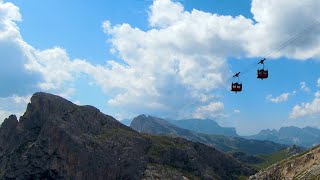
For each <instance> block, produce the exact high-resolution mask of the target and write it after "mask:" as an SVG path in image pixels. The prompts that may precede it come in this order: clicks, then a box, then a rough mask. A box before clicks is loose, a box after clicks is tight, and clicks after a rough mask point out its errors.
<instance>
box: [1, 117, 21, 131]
mask: <svg viewBox="0 0 320 180" xmlns="http://www.w3.org/2000/svg"><path fill="white" fill-rule="evenodd" d="M17 125H18V119H17V116H16V115H10V116H9V117H8V118H6V119H5V120H4V121H3V123H2V125H1V129H2V130H4V129H14V128H15V127H16V126H17Z"/></svg>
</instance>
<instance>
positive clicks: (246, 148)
mask: <svg viewBox="0 0 320 180" xmlns="http://www.w3.org/2000/svg"><path fill="white" fill-rule="evenodd" d="M170 122H172V121H170ZM170 122H168V121H166V120H164V119H160V118H157V117H152V116H146V115H140V116H138V117H136V118H134V119H133V121H132V122H131V125H130V127H131V128H133V129H134V130H136V131H138V132H141V133H148V134H154V135H165V136H173V137H183V138H186V139H189V140H192V141H195V142H201V143H204V144H207V145H210V146H212V147H215V148H217V149H219V150H221V151H224V152H239V151H241V152H245V153H248V154H252V155H256V154H268V153H273V152H276V151H278V150H280V149H283V148H286V147H288V146H286V145H282V144H277V143H274V142H271V141H261V140H248V139H244V138H240V137H227V136H223V135H211V134H203V133H197V132H193V131H190V130H187V129H183V128H180V127H177V126H175V125H173V124H171V123H170Z"/></svg>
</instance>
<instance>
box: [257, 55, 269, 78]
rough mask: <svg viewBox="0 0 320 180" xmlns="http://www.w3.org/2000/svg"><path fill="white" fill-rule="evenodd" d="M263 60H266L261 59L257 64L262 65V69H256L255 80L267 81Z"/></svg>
mask: <svg viewBox="0 0 320 180" xmlns="http://www.w3.org/2000/svg"><path fill="white" fill-rule="evenodd" d="M265 60H266V59H265V58H264V59H262V60H261V61H260V62H259V63H258V64H262V65H263V67H262V69H258V71H257V78H258V79H261V80H263V79H267V78H268V76H269V72H268V70H265V69H264V61H265Z"/></svg>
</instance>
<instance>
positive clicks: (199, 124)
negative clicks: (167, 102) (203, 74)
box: [168, 119, 239, 136]
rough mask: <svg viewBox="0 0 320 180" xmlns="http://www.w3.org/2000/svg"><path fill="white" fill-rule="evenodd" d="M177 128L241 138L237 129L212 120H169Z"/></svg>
mask: <svg viewBox="0 0 320 180" xmlns="http://www.w3.org/2000/svg"><path fill="white" fill-rule="evenodd" d="M168 121H169V122H170V123H171V124H174V125H176V126H177V127H180V128H183V129H188V130H190V131H193V132H198V133H204V134H215V135H224V136H239V135H238V134H237V132H236V129H235V128H228V127H221V126H220V125H219V124H218V123H217V122H216V121H214V120H210V119H186V120H168Z"/></svg>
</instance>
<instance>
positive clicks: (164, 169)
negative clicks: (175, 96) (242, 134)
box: [0, 93, 256, 180]
mask: <svg viewBox="0 0 320 180" xmlns="http://www.w3.org/2000/svg"><path fill="white" fill-rule="evenodd" d="M186 131H187V130H186ZM255 172H256V171H255V170H254V169H253V168H251V167H250V166H248V165H246V164H243V163H241V162H240V161H238V160H236V159H234V158H233V157H231V156H229V155H227V154H225V153H223V152H220V151H218V150H216V149H215V148H213V147H210V146H207V145H204V144H202V143H198V142H192V141H189V140H185V139H183V138H172V137H166V136H154V135H147V134H141V133H138V132H136V131H134V130H132V129H131V128H129V127H127V126H124V125H123V124H121V123H119V122H118V121H117V120H116V119H114V118H113V117H111V116H108V115H105V114H103V113H101V112H100V111H99V110H98V109H96V108H94V107H92V106H77V105H75V104H73V103H71V102H69V101H67V100H65V99H63V98H61V97H58V96H54V95H51V94H46V93H36V94H34V95H33V96H32V98H31V103H29V104H28V107H27V110H26V112H25V113H24V115H23V116H22V117H21V118H20V120H19V121H18V119H17V117H16V116H14V115H12V116H10V117H9V118H7V119H5V121H4V122H3V123H2V125H1V127H0V179H181V180H183V179H237V178H238V177H240V176H248V175H252V174H254V173H255Z"/></svg>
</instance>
